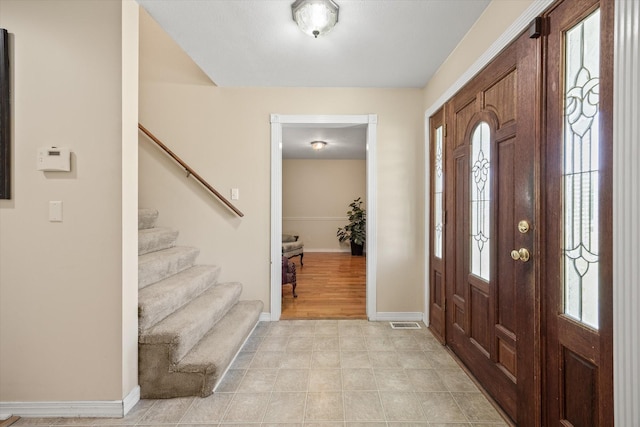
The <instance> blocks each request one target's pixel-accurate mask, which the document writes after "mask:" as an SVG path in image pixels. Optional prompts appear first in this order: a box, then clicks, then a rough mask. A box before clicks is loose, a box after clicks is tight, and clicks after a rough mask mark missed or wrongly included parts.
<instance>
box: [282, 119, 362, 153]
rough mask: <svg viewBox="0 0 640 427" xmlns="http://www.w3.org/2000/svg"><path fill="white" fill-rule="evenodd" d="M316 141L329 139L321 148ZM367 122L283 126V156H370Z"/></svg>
mask: <svg viewBox="0 0 640 427" xmlns="http://www.w3.org/2000/svg"><path fill="white" fill-rule="evenodd" d="M312 141H325V142H326V143H327V145H326V146H325V147H324V148H323V149H322V150H319V151H316V150H314V149H312V148H311V142H312ZM366 141H367V126H366V125H343V124H342V125H331V124H328V125H322V126H321V125H317V124H315V125H297V126H294V125H287V126H286V127H283V128H282V158H283V159H323V160H326V159H360V160H364V159H366V158H367V151H366Z"/></svg>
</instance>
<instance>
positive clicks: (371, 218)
mask: <svg viewBox="0 0 640 427" xmlns="http://www.w3.org/2000/svg"><path fill="white" fill-rule="evenodd" d="M367 123H368V126H367V242H366V245H367V250H366V252H367V317H368V318H369V319H370V318H371V315H372V313H375V312H376V310H377V308H378V307H377V289H378V288H377V282H376V280H377V279H376V274H377V272H376V268H377V267H378V225H377V224H378V222H377V217H378V214H377V212H378V158H377V144H378V116H377V115H376V114H369V115H368V116H367Z"/></svg>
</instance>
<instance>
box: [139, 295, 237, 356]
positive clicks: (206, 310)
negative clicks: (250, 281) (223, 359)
mask: <svg viewBox="0 0 640 427" xmlns="http://www.w3.org/2000/svg"><path fill="white" fill-rule="evenodd" d="M241 293H242V285H241V284H240V283H220V284H217V285H216V286H213V287H212V288H210V289H209V290H207V291H205V292H204V293H202V294H201V295H200V296H198V297H197V298H195V299H194V300H193V301H191V302H190V303H188V304H186V305H184V306H183V307H181V308H180V309H178V310H177V311H176V312H174V313H173V314H171V315H169V316H167V317H166V318H165V319H164V320H162V321H160V322H159V323H157V324H156V325H155V326H153V327H152V328H150V329H148V330H147V331H145V332H143V333H142V334H140V335H139V342H140V343H143V344H171V346H172V350H171V354H170V355H169V357H170V362H171V363H177V362H178V361H180V360H181V359H182V358H183V357H184V355H185V354H187V352H189V350H191V349H192V347H193V346H194V345H195V344H196V343H197V342H198V341H200V339H201V338H202V337H203V336H205V335H206V334H207V333H208V332H209V330H210V329H211V328H212V327H213V326H214V325H215V324H216V322H218V321H219V320H220V319H221V318H222V317H223V316H225V314H227V312H228V311H229V310H230V309H231V308H232V307H233V306H234V305H235V304H236V303H237V302H238V299H239V298H240V294H241Z"/></svg>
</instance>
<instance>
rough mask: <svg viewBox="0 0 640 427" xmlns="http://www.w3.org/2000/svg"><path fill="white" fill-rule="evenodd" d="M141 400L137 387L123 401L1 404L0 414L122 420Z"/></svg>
mask: <svg viewBox="0 0 640 427" xmlns="http://www.w3.org/2000/svg"><path fill="white" fill-rule="evenodd" d="M139 400H140V386H136V387H135V388H134V389H133V390H131V392H130V393H129V394H128V395H127V396H126V397H125V398H124V399H123V400H97V401H92V400H87V401H83V400H81V401H68V402H0V413H2V414H12V415H17V416H20V417H31V418H33V417H37V418H54V417H65V418H74V417H83V418H84V417H87V418H94V417H95V418H122V417H124V416H125V415H126V414H127V413H128V412H129V411H130V410H131V408H133V407H134V406H135V405H136V403H138V401H139Z"/></svg>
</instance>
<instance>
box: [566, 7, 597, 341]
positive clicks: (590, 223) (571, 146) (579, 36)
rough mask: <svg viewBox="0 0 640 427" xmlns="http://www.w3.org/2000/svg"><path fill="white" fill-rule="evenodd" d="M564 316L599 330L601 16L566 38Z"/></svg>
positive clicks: (584, 21) (570, 32) (586, 20)
mask: <svg viewBox="0 0 640 427" xmlns="http://www.w3.org/2000/svg"><path fill="white" fill-rule="evenodd" d="M564 61H565V77H564V79H565V81H564V87H565V112H564V171H563V177H564V248H563V254H564V257H563V261H564V262H563V264H564V265H563V267H564V313H565V314H566V315H567V316H570V317H572V318H574V319H576V320H578V321H580V322H582V323H584V324H586V325H589V326H591V327H593V328H596V329H597V328H598V286H599V277H600V272H599V255H598V254H599V249H598V247H599V230H598V224H599V210H600V207H599V203H598V200H599V180H600V156H599V153H600V141H599V133H600V129H599V126H598V122H599V110H600V109H599V107H600V98H599V88H600V11H599V10H597V11H596V12H594V13H593V14H591V15H590V16H589V17H587V18H586V19H584V20H583V21H581V22H580V23H578V24H577V25H576V26H574V27H573V28H571V29H570V30H569V31H567V32H566V33H565V58H564Z"/></svg>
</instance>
